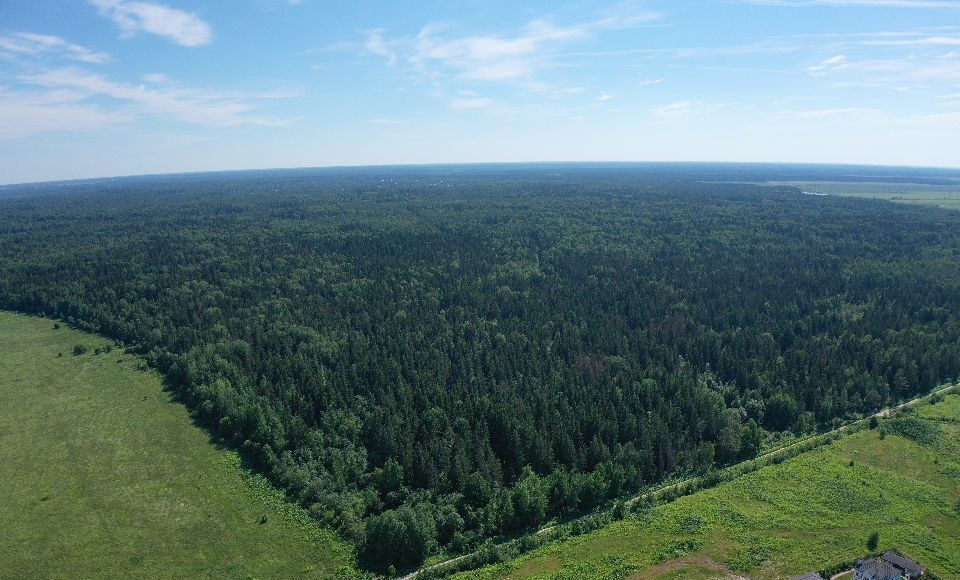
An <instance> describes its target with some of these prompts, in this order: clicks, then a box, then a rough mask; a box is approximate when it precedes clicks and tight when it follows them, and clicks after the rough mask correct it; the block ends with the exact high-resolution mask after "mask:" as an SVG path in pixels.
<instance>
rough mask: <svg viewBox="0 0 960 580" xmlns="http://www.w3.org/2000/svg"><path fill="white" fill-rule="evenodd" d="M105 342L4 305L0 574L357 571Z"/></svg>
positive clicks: (326, 535) (346, 553)
mask: <svg viewBox="0 0 960 580" xmlns="http://www.w3.org/2000/svg"><path fill="white" fill-rule="evenodd" d="M77 344H84V345H86V346H88V347H89V352H87V353H86V354H83V355H79V356H74V355H73V354H72V352H73V347H74V346H75V345H77ZM107 344H109V341H108V340H107V339H105V338H102V337H97V336H93V335H90V334H85V333H82V332H79V331H75V330H71V329H68V328H66V327H64V328H60V329H54V328H53V322H52V321H50V320H46V319H43V318H35V317H26V316H20V315H16V314H11V313H6V312H0V530H3V533H0V577H3V578H111V577H112V578H203V577H215V578H221V577H222V578H248V577H252V578H304V577H309V578H344V577H351V576H353V575H354V567H353V564H352V553H351V551H350V549H349V548H348V547H347V546H346V545H345V544H344V543H343V542H342V541H341V540H339V539H337V538H336V536H335V535H334V534H333V533H332V532H330V531H328V530H325V529H323V528H321V527H320V526H318V525H317V524H315V523H314V522H313V521H311V520H310V519H309V518H308V516H307V515H306V513H305V512H303V511H302V510H300V509H299V508H297V507H294V506H292V505H290V504H288V503H286V502H285V501H284V500H283V498H282V496H280V495H278V493H277V492H276V491H275V490H273V488H271V487H270V486H269V484H267V482H266V481H265V480H264V479H263V478H261V477H259V476H255V475H253V474H250V473H249V472H247V471H246V470H245V469H244V468H243V467H242V466H241V464H240V460H239V458H238V456H237V455H236V454H235V453H233V452H230V451H226V450H223V449H220V448H218V447H217V446H216V445H215V444H214V443H211V442H210V440H209V438H208V436H207V435H206V434H205V433H204V432H203V431H202V430H201V429H199V428H198V427H196V426H195V425H194V424H193V423H192V421H191V419H190V416H189V414H188V413H187V410H186V409H185V408H184V407H183V406H182V405H180V404H179V403H175V402H173V401H172V400H171V398H170V395H169V394H168V393H167V392H165V391H164V390H163V388H162V385H161V381H160V378H159V377H158V376H157V375H156V374H155V373H153V372H144V371H140V370H137V366H138V364H139V361H138V359H137V358H135V357H133V356H130V355H126V354H122V353H121V352H119V351H118V350H116V349H115V350H113V351H112V352H109V353H102V354H99V355H97V354H94V352H93V350H94V347H97V346H101V347H102V346H105V345H107ZM58 353H63V356H61V357H58Z"/></svg>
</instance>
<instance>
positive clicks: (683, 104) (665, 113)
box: [650, 101, 729, 120]
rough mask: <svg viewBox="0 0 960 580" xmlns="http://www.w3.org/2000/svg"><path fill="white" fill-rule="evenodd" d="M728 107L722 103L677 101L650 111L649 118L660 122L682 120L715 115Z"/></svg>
mask: <svg viewBox="0 0 960 580" xmlns="http://www.w3.org/2000/svg"><path fill="white" fill-rule="evenodd" d="M726 108H729V105H727V104H722V103H713V104H711V103H704V102H702V101H678V102H676V103H671V104H669V105H664V106H662V107H656V108H654V109H651V111H650V116H651V117H653V118H655V119H661V120H683V119H688V118H690V117H699V116H703V115H708V114H711V113H715V112H717V111H720V110H722V109H726Z"/></svg>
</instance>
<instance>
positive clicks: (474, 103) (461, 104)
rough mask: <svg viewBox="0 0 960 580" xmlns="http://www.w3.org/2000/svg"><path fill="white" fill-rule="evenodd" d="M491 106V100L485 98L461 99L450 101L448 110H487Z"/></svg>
mask: <svg viewBox="0 0 960 580" xmlns="http://www.w3.org/2000/svg"><path fill="white" fill-rule="evenodd" d="M492 106H493V99H488V98H485V97H462V98H457V99H453V100H452V101H450V108H451V109H457V110H465V109H487V108H490V107H492Z"/></svg>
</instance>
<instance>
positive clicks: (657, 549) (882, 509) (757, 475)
mask: <svg viewBox="0 0 960 580" xmlns="http://www.w3.org/2000/svg"><path fill="white" fill-rule="evenodd" d="M927 408H930V407H926V406H925V407H924V409H927ZM930 409H931V410H935V411H936V412H935V413H930V416H929V417H928V416H927V415H926V414H923V415H921V414H920V413H918V415H921V416H919V417H918V418H919V419H920V420H923V421H925V422H927V423H929V424H930V425H932V426H933V427H934V428H935V429H939V430H941V431H943V432H944V433H946V432H947V431H948V430H950V429H952V428H953V425H954V423H953V421H960V415H958V414H957V412H958V410H960V396H956V395H951V396H948V397H946V398H945V400H944V403H943V404H942V405H941V406H938V407H934V408H930ZM871 433H872V432H870V431H863V432H859V433H855V434H852V435H849V436H848V437H845V438H843V439H841V440H839V441H838V442H837V443H835V444H834V445H829V446H822V447H819V448H818V449H816V450H813V451H810V452H808V453H805V454H803V455H800V456H797V457H794V458H792V459H790V460H788V461H785V462H783V463H781V464H778V465H774V466H768V467H765V468H763V469H761V470H759V471H755V472H753V473H749V474H747V475H743V476H741V477H738V478H737V479H734V480H732V481H729V482H726V483H722V484H720V485H719V486H717V487H715V488H713V489H709V490H704V491H699V492H697V493H694V494H692V495H688V496H686V497H683V498H680V499H677V500H676V501H674V502H671V503H660V504H658V505H656V506H655V507H652V508H650V507H645V508H644V509H642V512H641V513H640V514H636V515H634V516H633V517H630V518H627V519H625V520H622V521H616V522H612V523H610V524H609V525H607V526H605V527H602V528H601V529H599V530H596V531H594V532H590V533H588V534H586V535H584V536H582V537H579V538H577V539H576V541H569V542H566V541H560V542H557V543H552V544H550V545H547V546H544V547H541V548H539V549H537V550H535V551H533V552H531V553H529V554H527V555H524V556H521V557H519V558H516V559H513V560H509V561H507V562H505V563H501V564H500V565H499V566H495V567H488V568H484V569H481V570H477V571H475V572H471V573H466V574H463V575H461V576H459V577H460V578H464V579H467V578H475V579H481V578H483V579H486V578H505V577H509V578H514V579H523V578H533V577H544V576H542V575H541V574H543V571H544V570H550V571H559V573H558V577H578V578H604V577H607V574H610V573H612V572H613V571H614V566H613V564H611V563H610V562H612V561H613V560H614V559H615V560H616V561H618V562H621V563H624V564H628V565H632V566H633V569H634V570H635V571H638V572H639V574H637V577H648V576H649V577H654V576H656V577H661V576H662V574H663V571H664V570H665V569H666V570H672V571H675V575H674V576H670V577H695V578H699V577H717V576H724V577H726V576H749V577H771V578H781V577H792V576H794V575H797V574H800V573H801V572H804V571H808V570H823V569H827V568H830V567H832V566H834V564H836V563H840V562H849V561H850V560H851V559H852V560H853V561H854V562H855V561H856V559H857V558H861V557H863V556H865V555H866V554H867V553H868V552H871V551H874V550H877V549H880V546H881V539H882V543H883V545H884V546H898V547H899V548H900V549H901V550H903V551H904V552H905V553H907V554H909V555H910V556H911V557H913V558H916V559H919V560H920V561H921V562H922V563H923V564H924V565H925V566H927V567H928V569H930V570H931V571H932V572H933V574H934V575H936V576H939V577H945V578H954V577H958V576H960V534H957V530H958V529H960V528H958V523H957V522H958V521H960V520H958V519H956V518H952V517H951V518H944V510H948V511H952V510H953V509H954V508H953V506H954V500H953V499H951V498H952V496H953V494H955V493H956V492H957V480H956V479H954V478H953V477H950V476H945V474H944V473H943V471H942V468H940V467H938V465H937V463H936V461H938V460H939V462H940V465H947V464H950V465H953V464H956V463H957V462H958V461H960V446H954V447H950V451H949V452H945V451H944V449H945V448H944V447H943V446H942V441H941V442H938V443H936V444H934V445H932V446H926V445H923V444H920V443H916V442H914V441H910V440H906V439H902V438H899V437H888V438H887V439H886V440H884V441H880V440H879V439H878V438H877V437H875V436H874V435H872V434H871ZM854 458H856V461H855V466H854V467H853V468H851V467H850V466H849V464H850V461H851V459H854ZM871 531H873V532H876V534H877V535H876V537H875V541H876V543H877V546H876V547H874V548H869V547H867V542H868V541H869V540H870V538H871V536H873V534H872V533H871ZM884 549H886V548H884ZM701 562H711V564H712V565H711V568H710V569H709V570H707V571H705V572H706V573H702V576H701V575H698V573H697V570H698V568H697V566H696V564H697V563H701ZM660 564H662V566H663V568H661V567H660V566H659V565H660ZM849 568H850V566H846V567H845V568H843V567H838V568H836V569H835V570H832V573H836V572H840V571H841V570H843V569H847V570H848V569H849ZM831 575H832V574H831ZM547 576H549V575H547ZM828 576H829V575H828ZM932 577H933V576H932Z"/></svg>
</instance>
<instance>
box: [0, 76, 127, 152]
mask: <svg viewBox="0 0 960 580" xmlns="http://www.w3.org/2000/svg"><path fill="white" fill-rule="evenodd" d="M83 98H84V95H83V94H80V93H77V92H75V91H70V90H53V91H44V92H28V91H23V92H11V91H8V90H4V89H0V141H7V140H12V139H22V138H25V137H30V136H32V135H37V134H40V133H48V132H50V131H91V130H97V129H102V128H104V127H107V126H110V125H117V124H123V123H128V122H130V121H132V120H133V118H134V116H133V114H132V113H131V112H129V111H123V110H120V111H106V110H104V109H103V108H101V107H100V106H97V105H93V104H84V103H81V102H80V101H82V100H83Z"/></svg>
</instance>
